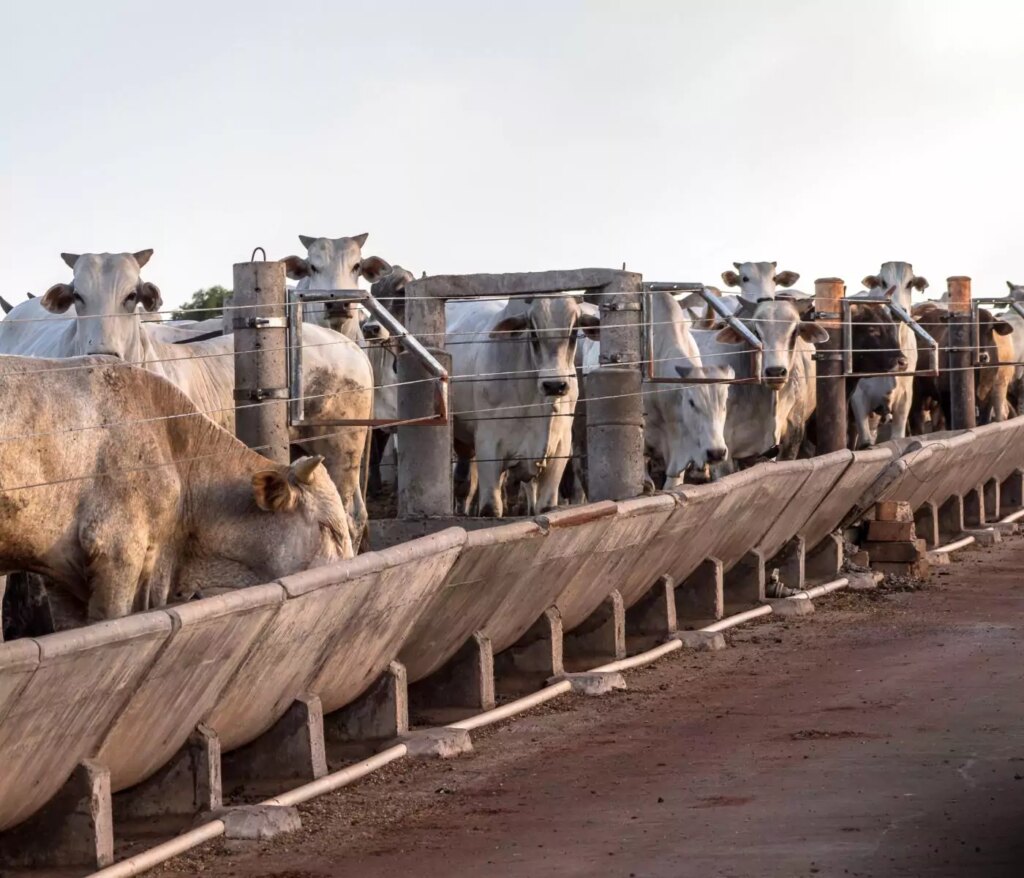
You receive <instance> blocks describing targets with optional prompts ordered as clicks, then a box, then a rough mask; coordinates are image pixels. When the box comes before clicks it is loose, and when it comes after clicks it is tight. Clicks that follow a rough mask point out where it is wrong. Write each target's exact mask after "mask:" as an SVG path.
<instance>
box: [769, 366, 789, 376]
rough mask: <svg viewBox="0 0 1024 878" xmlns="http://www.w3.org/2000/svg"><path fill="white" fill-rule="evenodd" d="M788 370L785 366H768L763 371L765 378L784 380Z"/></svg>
mask: <svg viewBox="0 0 1024 878" xmlns="http://www.w3.org/2000/svg"><path fill="white" fill-rule="evenodd" d="M787 374H789V370H788V369H787V368H786V367H785V366H769V367H768V368H767V369H765V370H764V375H765V378H785V377H786V375H787Z"/></svg>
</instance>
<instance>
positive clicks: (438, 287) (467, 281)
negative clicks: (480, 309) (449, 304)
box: [405, 268, 642, 299]
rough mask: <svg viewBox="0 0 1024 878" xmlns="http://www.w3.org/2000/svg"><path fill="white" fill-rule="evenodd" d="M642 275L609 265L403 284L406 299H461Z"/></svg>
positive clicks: (603, 283) (441, 277) (449, 277)
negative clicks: (607, 266)
mask: <svg viewBox="0 0 1024 878" xmlns="http://www.w3.org/2000/svg"><path fill="white" fill-rule="evenodd" d="M641 279H642V278H641V275H639V274H636V273H635V272H631V271H617V270H615V269H612V268H577V269H571V270H566V271H523V272H514V273H510V274H438V275H434V276H433V277H424V278H420V279H419V280H414V281H413V282H412V283H410V284H408V285H407V286H406V288H405V296H406V298H407V299H414V298H445V299H462V298H467V297H471V296H511V295H529V294H531V293H533V294H540V293H562V292H567V291H569V290H586V289H590V288H592V287H604V286H607V285H608V284H611V283H614V282H617V281H621V280H626V281H629V282H634V283H640V281H641Z"/></svg>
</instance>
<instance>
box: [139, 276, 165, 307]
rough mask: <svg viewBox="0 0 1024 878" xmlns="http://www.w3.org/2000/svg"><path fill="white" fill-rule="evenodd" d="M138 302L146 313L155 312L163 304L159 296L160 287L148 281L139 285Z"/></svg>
mask: <svg viewBox="0 0 1024 878" xmlns="http://www.w3.org/2000/svg"><path fill="white" fill-rule="evenodd" d="M139 301H140V302H142V307H143V308H145V309H146V310H147V311H156V310H158V309H159V308H160V306H161V305H162V304H163V303H164V300H163V299H162V298H161V296H160V287H158V286H157V285H156V284H151V283H150V282H149V281H148V280H147V281H145V282H144V283H140V284H139Z"/></svg>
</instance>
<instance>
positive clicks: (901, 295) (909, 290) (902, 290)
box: [861, 262, 928, 311]
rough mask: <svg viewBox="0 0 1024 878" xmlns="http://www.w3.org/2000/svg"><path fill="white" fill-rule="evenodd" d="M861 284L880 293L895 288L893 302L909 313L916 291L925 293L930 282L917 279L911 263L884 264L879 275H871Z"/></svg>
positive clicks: (920, 278)
mask: <svg viewBox="0 0 1024 878" xmlns="http://www.w3.org/2000/svg"><path fill="white" fill-rule="evenodd" d="M861 283H863V284H864V286H865V287H867V288H868V289H869V290H879V291H880V290H888V289H889V288H890V287H895V289H894V291H893V300H894V301H895V302H896V304H897V305H900V306H902V307H903V308H904V309H906V310H908V311H909V310H910V300H911V297H912V296H913V293H914V290H917V291H918V292H924V291H925V290H926V289H928V281H927V280H925V279H924V278H923V277H917V276H916V275H915V274H914V266H913V265H911V264H910V263H909V262H883V263H882V267H881V268H880V269H879V271H878V274H869V275H868V276H867V277H866V278H864V280H863V281H861Z"/></svg>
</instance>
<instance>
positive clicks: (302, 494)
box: [252, 455, 352, 579]
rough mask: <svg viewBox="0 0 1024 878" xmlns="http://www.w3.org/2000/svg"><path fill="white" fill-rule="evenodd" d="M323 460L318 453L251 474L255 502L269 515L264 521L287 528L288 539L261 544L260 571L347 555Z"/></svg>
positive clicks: (343, 525)
mask: <svg viewBox="0 0 1024 878" xmlns="http://www.w3.org/2000/svg"><path fill="white" fill-rule="evenodd" d="M322 463H323V458H322V457H320V456H319V455H317V456H315V457H303V458H300V459H299V460H297V461H295V463H293V464H292V465H291V466H290V467H275V468H274V469H267V470H262V471H261V472H258V473H256V474H255V475H254V476H253V477H252V492H253V499H254V500H255V501H256V506H257V507H258V508H259V509H260V510H261V511H262V512H265V513H269V514H270V515H271V516H273V519H272V520H271V521H270V522H267V524H268V525H269V526H270V529H271V530H272V529H273V527H274V525H284V526H286V528H287V539H277V540H271V541H268V542H267V543H266V545H267V552H268V557H267V558H266V559H265V560H264V565H265V568H264V570H262V571H260V572H261V574H263V575H265V576H266V577H267V578H270V579H272V578H275V577H278V576H285V575H287V574H289V573H294V572H295V571H296V570H304V569H306V568H308V567H321V566H323V565H325V564H330V563H332V562H334V561H338V560H340V559H342V558H351V557H352V539H351V537H350V535H349V528H348V516H347V515H346V514H345V507H344V506H343V505H342V502H341V497H340V496H339V495H338V489H337V488H336V487H335V485H334V482H332V481H331V477H330V476H329V475H328V473H327V470H326V469H325V468H324V467H323V466H322V465H321V464H322ZM268 536H269V534H268ZM261 542H262V541H261Z"/></svg>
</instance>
